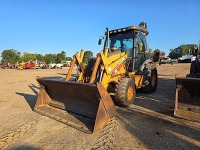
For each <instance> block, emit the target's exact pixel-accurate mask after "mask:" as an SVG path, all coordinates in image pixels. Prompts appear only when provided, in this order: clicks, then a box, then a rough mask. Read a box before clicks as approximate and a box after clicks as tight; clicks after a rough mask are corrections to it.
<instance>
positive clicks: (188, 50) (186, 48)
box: [179, 44, 197, 56]
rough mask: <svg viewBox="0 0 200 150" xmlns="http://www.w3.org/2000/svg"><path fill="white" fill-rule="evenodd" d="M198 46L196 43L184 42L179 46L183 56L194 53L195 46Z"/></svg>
mask: <svg viewBox="0 0 200 150" xmlns="http://www.w3.org/2000/svg"><path fill="white" fill-rule="evenodd" d="M195 46H197V45H196V44H183V45H180V46H179V48H180V49H181V56H183V55H187V54H190V55H192V50H193V48H194V47H195Z"/></svg>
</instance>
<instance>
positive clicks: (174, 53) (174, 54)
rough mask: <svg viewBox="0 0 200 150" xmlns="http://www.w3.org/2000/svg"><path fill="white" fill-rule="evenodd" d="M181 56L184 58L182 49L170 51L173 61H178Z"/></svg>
mask: <svg viewBox="0 0 200 150" xmlns="http://www.w3.org/2000/svg"><path fill="white" fill-rule="evenodd" d="M181 56H182V54H181V48H179V47H178V48H175V49H170V52H169V57H170V58H171V59H178V58H179V57H181Z"/></svg>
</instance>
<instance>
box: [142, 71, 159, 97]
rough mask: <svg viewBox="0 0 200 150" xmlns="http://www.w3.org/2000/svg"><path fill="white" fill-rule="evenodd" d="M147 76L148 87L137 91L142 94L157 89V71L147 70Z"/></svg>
mask: <svg viewBox="0 0 200 150" xmlns="http://www.w3.org/2000/svg"><path fill="white" fill-rule="evenodd" d="M149 72H150V73H149V74H148V76H147V77H146V80H147V81H148V82H149V84H148V85H146V86H145V87H142V88H141V89H140V90H139V91H140V92H142V93H153V92H155V91H156V89H157V82H158V74H157V69H156V68H155V69H152V70H149Z"/></svg>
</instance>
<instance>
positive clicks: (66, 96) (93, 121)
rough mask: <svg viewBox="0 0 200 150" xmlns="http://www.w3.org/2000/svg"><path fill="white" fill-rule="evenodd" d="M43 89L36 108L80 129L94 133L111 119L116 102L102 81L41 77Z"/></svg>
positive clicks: (41, 112) (36, 110)
mask: <svg viewBox="0 0 200 150" xmlns="http://www.w3.org/2000/svg"><path fill="white" fill-rule="evenodd" d="M37 81H38V82H39V84H40V87H41V89H40V92H39V95H38V98H37V102H36V105H35V108H34V111H35V112H37V113H39V114H42V115H45V116H47V117H50V118H52V119H55V120H57V121H59V122H62V123H65V124H67V125H69V126H71V127H74V128H76V129H78V130H81V131H84V132H87V133H94V132H96V131H98V130H100V129H101V128H103V126H104V125H105V124H106V123H107V122H109V120H110V119H111V118H112V116H113V114H114V110H115V105H114V104H113V101H112V99H111V97H110V95H109V93H108V92H107V91H106V90H105V88H104V87H103V86H102V85H101V84H89V83H78V82H69V81H65V80H60V79H55V78H37Z"/></svg>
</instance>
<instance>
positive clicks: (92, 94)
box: [34, 26, 159, 133]
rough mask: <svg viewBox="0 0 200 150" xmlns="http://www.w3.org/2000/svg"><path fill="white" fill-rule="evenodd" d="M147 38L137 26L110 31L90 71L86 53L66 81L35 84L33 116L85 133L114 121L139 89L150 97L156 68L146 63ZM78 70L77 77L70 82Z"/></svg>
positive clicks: (76, 59) (43, 80)
mask: <svg viewBox="0 0 200 150" xmlns="http://www.w3.org/2000/svg"><path fill="white" fill-rule="evenodd" d="M147 35H148V31H147V30H146V28H144V27H138V26H130V27H125V28H120V29H116V30H111V31H109V30H108V29H107V31H106V37H105V43H104V49H103V51H102V52H100V53H98V54H97V57H95V58H90V59H89V61H88V62H89V63H88V65H87V67H86V66H84V64H83V62H82V60H83V56H84V51H83V50H82V51H81V52H80V54H79V53H76V54H75V55H74V57H73V61H72V63H71V66H70V68H69V71H68V74H67V76H66V81H65V80H62V79H55V78H49V77H46V78H39V77H38V78H37V81H38V82H39V84H40V86H41V90H40V93H39V95H38V99H37V102H36V105H35V108H34V111H36V112H38V113H40V114H42V115H45V116H48V117H50V118H53V119H55V120H58V121H60V122H62V123H65V124H68V125H69V126H72V127H74V128H77V129H79V130H82V131H84V132H87V133H93V132H97V131H98V130H100V129H101V128H102V127H103V126H104V125H105V124H106V123H107V122H108V121H109V120H110V119H111V118H112V117H113V115H114V111H115V105H114V103H115V104H116V105H120V106H124V107H127V106H129V105H130V104H132V103H133V102H134V99H135V95H136V89H138V90H139V91H141V92H147V93H152V92H154V91H155V90H156V88H157V69H156V66H155V64H154V63H153V61H152V60H151V59H148V58H147V57H146V56H147V55H146V53H147V52H148V47H147V40H146V36H147ZM102 40H103V39H102V38H100V39H99V44H101V43H102ZM158 57H159V55H158ZM155 58H156V57H155ZM156 59H157V60H158V58H156ZM74 64H76V65H77V66H78V72H79V73H78V74H77V75H76V76H75V77H73V78H72V77H71V74H72V70H73V67H74ZM111 93H112V95H113V99H112V98H111V96H110V94H111ZM113 101H114V103H113Z"/></svg>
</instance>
